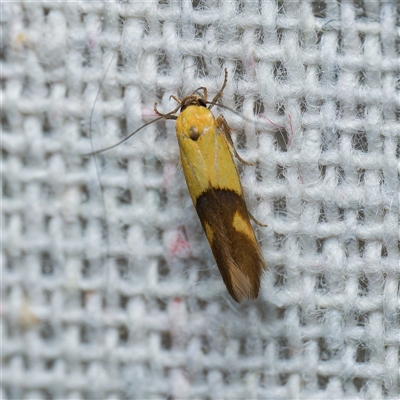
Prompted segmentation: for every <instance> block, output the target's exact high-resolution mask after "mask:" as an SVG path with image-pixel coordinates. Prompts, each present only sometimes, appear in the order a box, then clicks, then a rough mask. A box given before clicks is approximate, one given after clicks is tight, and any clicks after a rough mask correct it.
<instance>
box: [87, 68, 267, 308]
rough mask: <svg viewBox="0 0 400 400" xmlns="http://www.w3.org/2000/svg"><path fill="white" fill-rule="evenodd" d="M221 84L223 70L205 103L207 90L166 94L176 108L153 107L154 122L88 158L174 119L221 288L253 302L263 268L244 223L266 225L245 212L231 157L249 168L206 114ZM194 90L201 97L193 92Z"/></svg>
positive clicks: (219, 121)
mask: <svg viewBox="0 0 400 400" xmlns="http://www.w3.org/2000/svg"><path fill="white" fill-rule="evenodd" d="M227 81H228V71H227V69H225V79H224V83H223V85H222V87H221V89H220V90H219V91H218V93H217V94H216V95H215V97H214V98H213V100H212V101H211V102H209V101H207V89H206V88H205V87H200V88H198V89H197V90H195V91H194V92H193V93H192V94H191V95H189V96H186V97H184V98H183V99H182V100H181V99H179V98H178V97H176V96H171V97H172V98H173V99H174V100H175V101H176V102H177V103H178V106H177V107H176V108H175V109H174V110H173V111H171V112H169V113H167V114H163V113H161V112H159V111H158V109H157V103H155V104H154V111H155V112H156V113H157V115H159V117H158V118H156V119H155V120H153V121H150V122H148V123H147V124H145V125H142V126H141V127H140V128H139V129H137V130H136V131H135V132H133V133H131V134H130V135H129V136H127V137H125V138H124V139H123V140H121V141H120V142H119V143H117V144H115V145H113V146H110V147H107V148H105V149H102V150H98V151H95V152H93V153H91V154H90V155H96V154H99V153H102V152H104V151H107V150H110V149H112V148H114V147H117V146H119V145H120V144H121V143H123V142H125V141H126V140H128V139H129V138H130V137H132V136H133V135H134V134H135V133H136V132H138V131H139V130H141V129H143V128H144V127H145V126H147V125H149V124H151V123H153V122H155V121H157V120H159V119H166V120H168V119H172V120H175V121H176V123H175V127H176V137H177V139H178V144H179V152H180V157H181V163H182V168H183V173H184V175H185V180H186V184H187V187H188V189H189V194H190V196H191V198H192V201H193V205H194V207H195V209H196V211H197V214H198V216H199V219H200V222H201V224H202V226H203V229H204V232H205V234H206V236H207V239H208V243H209V244H210V247H211V250H212V253H213V255H214V258H215V261H216V263H217V266H218V269H219V271H220V273H221V276H222V279H223V281H224V283H225V286H226V288H227V290H228V292H229V294H230V295H231V296H232V298H233V299H234V300H235V301H237V302H239V303H240V302H242V301H244V300H246V299H255V298H257V296H258V292H259V290H260V281H261V277H262V274H263V272H264V271H265V270H266V269H267V266H266V263H265V261H264V258H263V255H262V253H261V251H260V248H259V246H258V242H257V239H256V235H255V234H254V230H253V227H252V226H251V223H250V219H252V220H253V221H254V222H255V223H257V224H258V225H260V226H266V225H264V224H261V223H260V222H258V221H257V220H256V219H255V218H254V217H253V216H252V215H251V213H250V212H249V211H248V210H247V207H246V202H245V200H244V197H243V189H242V185H241V183H240V178H239V174H238V171H237V168H236V165H235V162H234V160H233V157H236V158H237V159H238V160H239V161H240V162H242V163H244V164H246V165H252V164H251V163H248V162H246V161H244V160H243V159H242V158H241V157H240V156H239V154H238V153H237V151H236V149H235V147H234V145H233V141H232V137H231V130H230V128H229V125H228V123H227V122H226V120H225V118H224V116H223V115H220V116H218V117H217V118H215V117H214V115H213V113H212V112H211V109H212V107H213V106H214V105H215V104H217V103H218V101H219V100H220V99H221V98H222V94H223V91H224V89H225V87H226V84H227ZM199 91H203V94H202V95H199V94H197V93H198V92H199ZM178 112H179V115H177V113H178Z"/></svg>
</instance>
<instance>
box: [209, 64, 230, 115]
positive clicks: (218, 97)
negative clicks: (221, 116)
mask: <svg viewBox="0 0 400 400" xmlns="http://www.w3.org/2000/svg"><path fill="white" fill-rule="evenodd" d="M227 83H228V68H225V79H224V83H223V84H222V87H221V89H219V91H218V93H217V94H216V95H215V97H214V98H213V99H212V102H211V104H210V107H208V109H209V110H211V109H212V108H213V107H214V105H215V104H216V103H217V102H218V101H219V100H221V98H222V93H223V92H224V90H225V87H226V84H227Z"/></svg>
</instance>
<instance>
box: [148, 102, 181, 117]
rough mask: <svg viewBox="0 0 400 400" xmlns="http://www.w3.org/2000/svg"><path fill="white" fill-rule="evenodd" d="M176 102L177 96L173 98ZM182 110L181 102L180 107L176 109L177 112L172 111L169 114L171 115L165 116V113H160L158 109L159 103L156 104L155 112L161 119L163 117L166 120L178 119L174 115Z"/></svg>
mask: <svg viewBox="0 0 400 400" xmlns="http://www.w3.org/2000/svg"><path fill="white" fill-rule="evenodd" d="M171 97H172V98H173V99H174V100H177V99H176V98H175V96H171ZM180 108H181V104H180V101H179V106H178V107H176V108H175V110H172V111H171V112H169V113H167V114H163V113H160V111H158V109H157V102H156V103H154V112H155V113H156V114H157V115H159V116H160V117H163V118H165V119H177V118H178V117H177V116H176V115H174V114H175V113H176V112H178V110H179V109H180Z"/></svg>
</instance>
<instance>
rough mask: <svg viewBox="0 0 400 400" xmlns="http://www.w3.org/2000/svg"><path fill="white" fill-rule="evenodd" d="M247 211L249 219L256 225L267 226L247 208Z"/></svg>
mask: <svg viewBox="0 0 400 400" xmlns="http://www.w3.org/2000/svg"><path fill="white" fill-rule="evenodd" d="M247 212H248V214H249V217H250V219H251V220H252V221H253V222H254V223H255V224H257V225H258V226H263V227H267V226H268V225H267V224H263V223H261V222H260V221H259V220H258V219H257V218H256V217H255V216H254V215H253V214H252V213H251V212H250V211H249V210H247Z"/></svg>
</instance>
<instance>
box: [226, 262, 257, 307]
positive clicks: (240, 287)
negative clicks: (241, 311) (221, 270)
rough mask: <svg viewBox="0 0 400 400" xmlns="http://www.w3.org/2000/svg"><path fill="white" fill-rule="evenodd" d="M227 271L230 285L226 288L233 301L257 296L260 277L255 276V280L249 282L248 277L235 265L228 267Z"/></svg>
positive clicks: (251, 298) (252, 298)
mask: <svg viewBox="0 0 400 400" xmlns="http://www.w3.org/2000/svg"><path fill="white" fill-rule="evenodd" d="M229 273H230V277H231V284H232V285H231V286H230V287H229V286H227V288H228V290H229V294H230V295H231V296H232V298H233V299H234V300H235V301H237V302H238V303H241V302H242V301H244V300H254V299H256V298H257V296H258V291H259V288H260V278H257V279H256V280H255V282H250V279H249V277H248V276H246V275H245V274H244V273H243V272H242V271H241V270H240V269H239V268H238V267H237V266H236V265H235V266H232V267H231V268H230V270H229Z"/></svg>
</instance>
